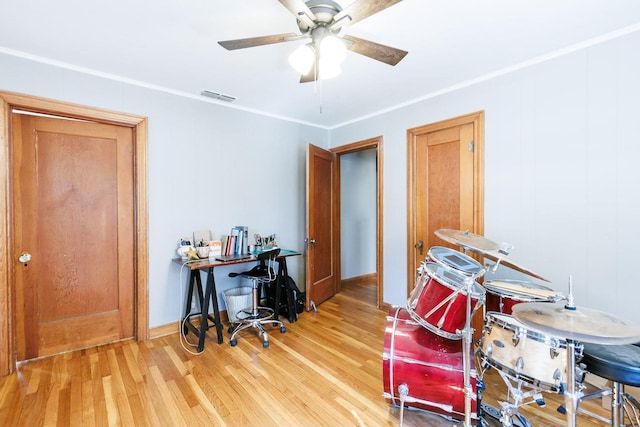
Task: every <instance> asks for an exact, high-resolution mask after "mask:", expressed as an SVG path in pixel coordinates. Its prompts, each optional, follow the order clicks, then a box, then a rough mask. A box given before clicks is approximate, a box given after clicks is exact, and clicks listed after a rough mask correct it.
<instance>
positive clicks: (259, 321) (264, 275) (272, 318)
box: [229, 248, 287, 348]
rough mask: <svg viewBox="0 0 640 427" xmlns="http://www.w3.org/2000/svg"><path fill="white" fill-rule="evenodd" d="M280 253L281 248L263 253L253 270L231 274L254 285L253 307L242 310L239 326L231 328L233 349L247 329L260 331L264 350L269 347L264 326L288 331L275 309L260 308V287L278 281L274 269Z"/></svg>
mask: <svg viewBox="0 0 640 427" xmlns="http://www.w3.org/2000/svg"><path fill="white" fill-rule="evenodd" d="M279 253H280V249H279V248H276V249H271V250H268V251H265V252H262V253H261V254H259V255H258V256H257V259H258V261H259V262H260V264H258V265H256V266H255V267H253V268H252V269H251V270H248V271H243V272H241V273H229V277H238V276H239V277H244V278H247V279H249V280H251V283H252V285H253V286H252V287H253V289H252V291H251V307H249V308H245V309H243V310H240V311H239V312H238V313H237V314H236V318H237V326H235V328H234V329H233V331H232V328H233V326H232V327H231V328H229V332H231V338H230V339H229V343H230V344H231V346H232V347H233V346H235V345H236V344H237V343H238V342H237V340H236V335H237V334H238V332H240V331H242V330H244V329H247V328H256V329H258V335H262V347H264V348H267V347H269V334H268V333H267V331H266V330H265V329H264V326H263V325H266V324H271V325H274V326H276V325H278V326H280V332H282V333H284V332H286V331H287V329H286V328H285V327H284V324H283V323H282V322H281V321H280V320H278V316H277V315H276V313H275V310H274V309H272V308H270V307H261V306H260V285H262V284H267V283H270V282H273V281H274V280H275V279H276V272H275V269H274V267H275V265H276V257H277V256H278V254H279Z"/></svg>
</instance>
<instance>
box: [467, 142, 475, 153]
mask: <svg viewBox="0 0 640 427" xmlns="http://www.w3.org/2000/svg"><path fill="white" fill-rule="evenodd" d="M468 147H469V151H471V152H473V148H474V144H473V141H471V142H470V143H469V145H468Z"/></svg>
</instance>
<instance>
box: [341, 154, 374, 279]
mask: <svg viewBox="0 0 640 427" xmlns="http://www.w3.org/2000/svg"><path fill="white" fill-rule="evenodd" d="M376 156H377V151H376V149H375V148H371V149H368V150H363V151H357V152H355V153H347V154H342V155H341V156H340V240H341V241H340V244H341V251H340V255H341V260H340V263H341V277H340V278H341V279H350V278H353V277H359V276H364V275H367V274H372V273H375V272H376V248H377V246H376V242H377V238H378V236H377V227H376V226H377V222H376V220H377V215H376V209H377V196H378V193H377V192H378V188H377V158H376Z"/></svg>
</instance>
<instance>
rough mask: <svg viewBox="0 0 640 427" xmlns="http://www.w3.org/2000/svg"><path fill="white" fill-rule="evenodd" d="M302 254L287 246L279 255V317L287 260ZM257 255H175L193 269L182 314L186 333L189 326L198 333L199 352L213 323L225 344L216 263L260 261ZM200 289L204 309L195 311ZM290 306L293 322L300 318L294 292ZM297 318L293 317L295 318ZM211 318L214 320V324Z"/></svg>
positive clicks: (179, 261) (199, 297)
mask: <svg viewBox="0 0 640 427" xmlns="http://www.w3.org/2000/svg"><path fill="white" fill-rule="evenodd" d="M296 255H300V252H297V251H291V250H285V249H282V250H281V251H280V255H278V257H277V259H276V260H277V262H278V274H277V276H276V284H275V285H276V297H275V303H274V306H275V307H274V311H275V316H276V318H277V317H279V306H280V296H281V295H280V288H281V283H283V282H281V280H284V283H285V286H287V285H288V281H287V275H288V272H287V263H286V258H287V257H290V256H296ZM256 261H257V259H256V258H255V254H254V256H252V257H250V258H245V259H241V260H234V261H224V262H223V261H216V260H213V259H209V258H205V259H199V260H192V261H187V260H184V259H181V258H174V259H173V260H172V262H174V263H176V264H180V265H184V268H188V269H189V277H188V278H187V299H186V304H185V311H184V316H183V317H182V322H183V325H184V326H183V331H182V332H183V333H184V334H185V335H186V334H187V333H188V332H189V330H191V331H192V332H193V333H194V334H196V335H197V336H198V352H201V351H202V350H203V349H204V339H205V337H206V334H207V330H208V329H209V328H211V327H213V326H215V327H216V336H217V337H218V344H222V342H223V335H222V322H221V321H220V308H219V306H218V292H217V291H216V281H215V276H214V274H213V270H214V268H215V267H226V266H230V265H235V264H246V263H249V262H256ZM200 271H206V273H207V283H206V286H205V288H204V293H203V289H202V279H201V277H200ZM194 290H195V291H197V297H198V301H199V303H200V309H201V312H200V313H191V303H192V301H193V292H194ZM209 301H211V303H213V317H211V314H209ZM287 308H288V309H289V322H295V319H296V316H295V314H296V311H295V302H294V301H292V293H289V295H287ZM190 315H191V316H194V315H199V316H200V327H199V328H198V327H197V326H196V325H194V324H193V323H191V320H190V319H189V317H190ZM292 319H293V321H292ZM209 321H211V322H213V324H210V323H209Z"/></svg>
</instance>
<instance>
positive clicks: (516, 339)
mask: <svg viewBox="0 0 640 427" xmlns="http://www.w3.org/2000/svg"><path fill="white" fill-rule="evenodd" d="M520 335H522V331H521V330H520V329H518V331H517V332H516V333H515V334H513V337H511V342H512V343H513V346H514V347H517V346H518V344H520Z"/></svg>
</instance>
